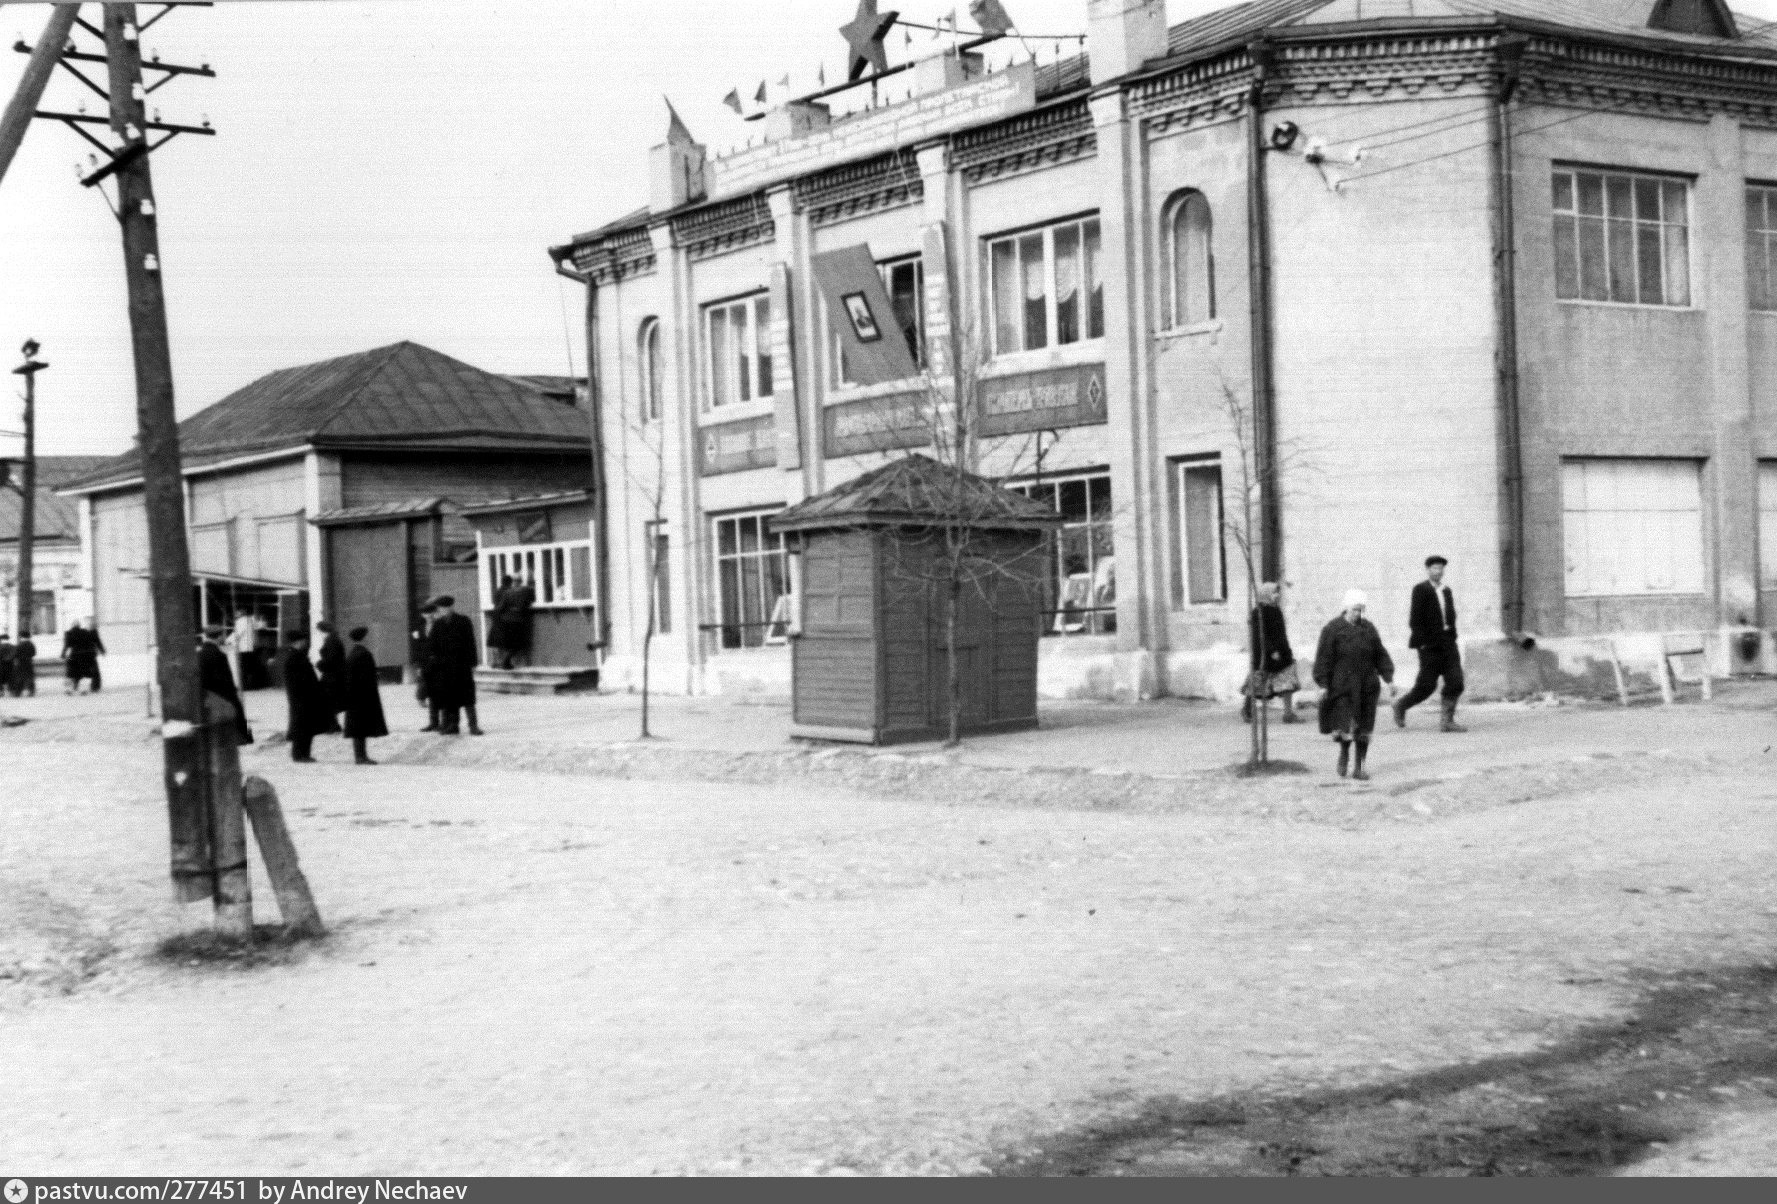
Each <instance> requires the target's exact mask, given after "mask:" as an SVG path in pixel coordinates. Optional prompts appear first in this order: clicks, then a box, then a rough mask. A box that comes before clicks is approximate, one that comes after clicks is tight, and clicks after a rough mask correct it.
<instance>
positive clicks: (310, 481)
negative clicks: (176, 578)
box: [63, 342, 591, 681]
mask: <svg viewBox="0 0 1777 1204" xmlns="http://www.w3.org/2000/svg"><path fill="white" fill-rule="evenodd" d="M552 379H554V378H552ZM575 398H576V393H575V390H574V389H573V388H571V387H570V388H568V389H566V390H565V391H564V390H562V389H560V388H557V389H555V390H554V391H553V393H551V392H544V391H539V389H538V388H537V387H536V386H535V385H533V384H531V383H529V382H528V381H526V380H521V379H517V378H512V377H507V376H502V375H499V374H497V373H492V372H484V371H482V370H481V369H479V368H475V367H473V366H471V365H469V364H465V363H463V362H462V361H460V360H456V359H452V358H451V357H450V356H447V355H443V354H441V353H439V352H436V351H433V350H431V349H429V348H426V347H422V346H419V345H418V344H415V343H409V342H402V343H396V344H393V345H391V346H388V347H379V348H376V349H375V350H372V351H365V352H359V353H357V354H355V355H347V356H341V357H339V358H337V359H331V360H324V361H322V362H320V363H315V364H305V365H303V366H301V367H297V368H286V369H282V370H280V371H277V372H273V373H271V374H269V375H267V376H264V377H261V378H260V379H259V380H256V381H254V382H253V383H251V384H249V385H247V386H246V387H244V388H242V389H240V390H238V391H236V392H235V393H232V394H230V395H229V396H228V397H225V398H223V399H222V400H221V401H219V402H217V403H216V404H214V405H212V406H210V407H208V408H206V409H204V410H201V411H199V412H198V413H196V414H194V415H192V416H191V417H190V418H187V419H185V420H184V421H183V422H181V423H180V424H179V440H180V454H181V456H182V458H183V461H184V477H185V491H186V516H187V538H188V542H189V546H190V549H191V565H192V574H193V577H194V584H195V585H196V587H197V590H198V602H199V621H200V622H204V623H226V622H228V621H229V620H230V619H231V618H232V616H233V614H234V613H235V612H237V611H239V610H247V611H249V612H252V613H255V614H258V615H260V616H261V617H262V618H263V619H264V620H265V623H266V624H267V625H268V626H272V627H275V628H276V629H277V630H280V631H281V630H286V629H288V628H290V627H292V626H307V625H308V624H309V623H311V622H312V621H313V620H315V619H319V618H321V617H322V616H323V615H327V614H332V615H338V616H349V620H348V621H347V624H346V625H347V626H354V625H358V624H363V625H365V626H368V627H370V628H371V630H372V633H373V634H372V647H373V650H374V651H375V654H376V656H377V657H378V660H379V661H380V662H381V663H383V664H384V665H386V666H395V665H405V664H407V663H408V661H409V648H408V634H407V633H408V632H410V631H411V630H412V629H413V627H414V626H415V625H416V623H417V619H418V616H417V614H415V613H414V606H415V605H416V600H423V597H424V594H425V593H426V592H428V590H430V589H431V588H432V586H433V585H436V584H440V583H444V584H450V583H455V582H457V581H459V580H460V582H461V583H462V584H465V585H472V584H473V580H474V566H473V561H474V547H475V538H474V532H473V530H472V529H471V528H470V527H469V525H468V523H467V522H466V521H464V520H463V519H462V518H461V517H460V515H459V514H457V513H456V511H455V509H454V504H456V503H461V502H471V501H488V500H493V499H498V498H503V497H512V496H516V495H520V494H531V493H538V492H542V491H545V490H562V489H577V488H584V487H585V486H586V485H587V483H588V480H589V473H590V461H589V454H588V448H589V443H590V435H591V428H590V424H589V422H588V419H587V414H586V411H585V410H583V409H581V408H579V407H578V406H577V405H576V404H574V402H575ZM63 492H64V493H66V494H68V495H69V496H72V497H75V498H78V499H79V505H80V516H81V518H80V521H81V526H82V531H83V535H82V539H83V546H84V548H85V552H86V555H87V557H88V563H89V565H90V570H89V580H90V581H91V583H92V594H93V614H94V617H95V619H96V621H97V623H98V627H99V631H100V632H101V634H102V635H103V637H104V639H105V643H106V647H107V648H108V649H109V651H110V659H109V662H108V663H107V666H106V675H107V678H108V679H109V678H111V677H113V676H115V677H116V678H118V679H119V680H122V681H127V680H130V679H132V678H134V679H135V680H138V681H140V680H145V679H146V678H147V676H148V673H149V663H148V654H149V649H150V646H151V643H152V640H153V632H152V631H151V627H150V611H149V605H148V591H147V582H146V571H147V565H148V525H147V517H146V512H145V510H144V507H143V498H142V484H141V465H140V460H139V458H138V456H137V454H136V453H135V452H131V453H129V454H127V455H124V456H120V457H118V458H116V459H115V460H112V461H109V462H107V463H106V464H105V465H104V466H103V467H102V468H100V469H99V470H97V471H95V472H93V473H90V474H88V475H87V476H85V477H83V478H81V479H79V480H77V481H74V482H72V483H70V484H69V485H67V486H65V487H64V489H63ZM447 503H449V504H447ZM322 519H324V520H325V521H324V523H323V525H319V526H316V525H314V520H322ZM453 570H454V571H456V572H457V573H458V577H455V578H453V577H451V576H450V574H451V573H452V571H453Z"/></svg>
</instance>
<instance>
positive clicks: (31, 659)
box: [7, 635, 37, 698]
mask: <svg viewBox="0 0 1777 1204" xmlns="http://www.w3.org/2000/svg"><path fill="white" fill-rule="evenodd" d="M7 689H8V690H9V691H10V692H11V694H12V696H13V697H14V698H17V697H18V696H19V695H21V694H29V695H30V696H31V697H32V698H35V697H37V645H36V643H35V642H34V641H32V639H31V637H30V636H29V635H22V636H20V637H19V642H18V643H16V644H14V645H13V647H12V680H11V682H10V683H9V685H8V686H7Z"/></svg>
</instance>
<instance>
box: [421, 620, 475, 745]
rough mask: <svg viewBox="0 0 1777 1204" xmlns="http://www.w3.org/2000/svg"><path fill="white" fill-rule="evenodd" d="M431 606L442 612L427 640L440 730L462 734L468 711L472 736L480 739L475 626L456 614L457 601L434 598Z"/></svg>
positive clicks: (453, 734)
mask: <svg viewBox="0 0 1777 1204" xmlns="http://www.w3.org/2000/svg"><path fill="white" fill-rule="evenodd" d="M430 605H431V606H432V607H433V608H434V609H435V610H437V612H438V617H437V618H436V619H434V620H433V621H432V631H431V634H430V635H429V636H428V637H427V640H426V645H427V655H428V657H429V659H430V662H431V665H432V696H433V698H434V700H436V702H437V703H438V711H439V728H438V730H439V732H440V733H442V734H443V735H446V736H455V735H457V734H459V733H460V731H461V728H460V727H459V726H458V714H459V712H462V711H467V712H468V713H469V734H470V735H471V736H479V735H481V724H480V723H478V722H477V721H476V717H475V666H476V665H477V664H479V663H480V661H481V650H480V649H479V648H478V647H477V641H476V638H475V624H474V623H472V622H470V621H469V619H468V617H467V616H465V615H460V614H458V613H457V612H456V610H455V609H454V607H455V606H456V599H455V598H452V597H451V596H450V595H449V594H440V595H439V596H438V597H436V598H433V599H432V601H431V603H430Z"/></svg>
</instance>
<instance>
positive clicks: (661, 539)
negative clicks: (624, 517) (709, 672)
mask: <svg viewBox="0 0 1777 1204" xmlns="http://www.w3.org/2000/svg"><path fill="white" fill-rule="evenodd" d="M662 525H663V524H662V523H652V522H650V523H644V524H642V531H643V536H642V538H643V546H644V547H646V546H647V545H648V544H649V542H652V544H653V546H652V548H650V549H649V550H650V551H651V552H652V554H653V559H652V560H651V561H650V562H649V564H648V570H649V576H650V577H651V578H652V582H653V587H654V634H655V635H671V634H672V630H673V594H672V558H671V556H670V555H669V553H670V551H671V543H670V541H669V540H668V539H667V535H666V532H664V531H662V530H661V529H660V528H661V526H662Z"/></svg>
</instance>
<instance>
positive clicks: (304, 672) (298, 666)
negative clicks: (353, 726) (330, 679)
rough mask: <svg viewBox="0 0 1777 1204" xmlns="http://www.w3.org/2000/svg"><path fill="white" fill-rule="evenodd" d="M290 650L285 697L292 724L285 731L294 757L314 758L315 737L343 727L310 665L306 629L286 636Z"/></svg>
mask: <svg viewBox="0 0 1777 1204" xmlns="http://www.w3.org/2000/svg"><path fill="white" fill-rule="evenodd" d="M285 638H286V639H287V640H288V641H289V645H290V646H289V649H288V650H287V651H286V652H285V653H284V697H285V698H286V699H287V700H288V702H289V706H290V723H289V726H288V727H287V728H285V734H286V735H287V736H289V737H290V759H291V760H292V761H313V760H314V757H312V756H310V755H309V749H310V747H311V746H312V745H313V744H314V741H315V737H316V736H319V735H324V734H326V733H328V732H337V731H338V730H339V719H338V717H337V716H336V715H335V714H334V711H333V709H332V705H331V704H330V703H329V702H328V701H327V697H326V695H324V694H322V693H321V682H320V679H319V678H317V677H316V676H315V667H314V666H313V665H311V664H309V637H308V632H306V631H292V632H290V633H289V635H288V636H286V637H285Z"/></svg>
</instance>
